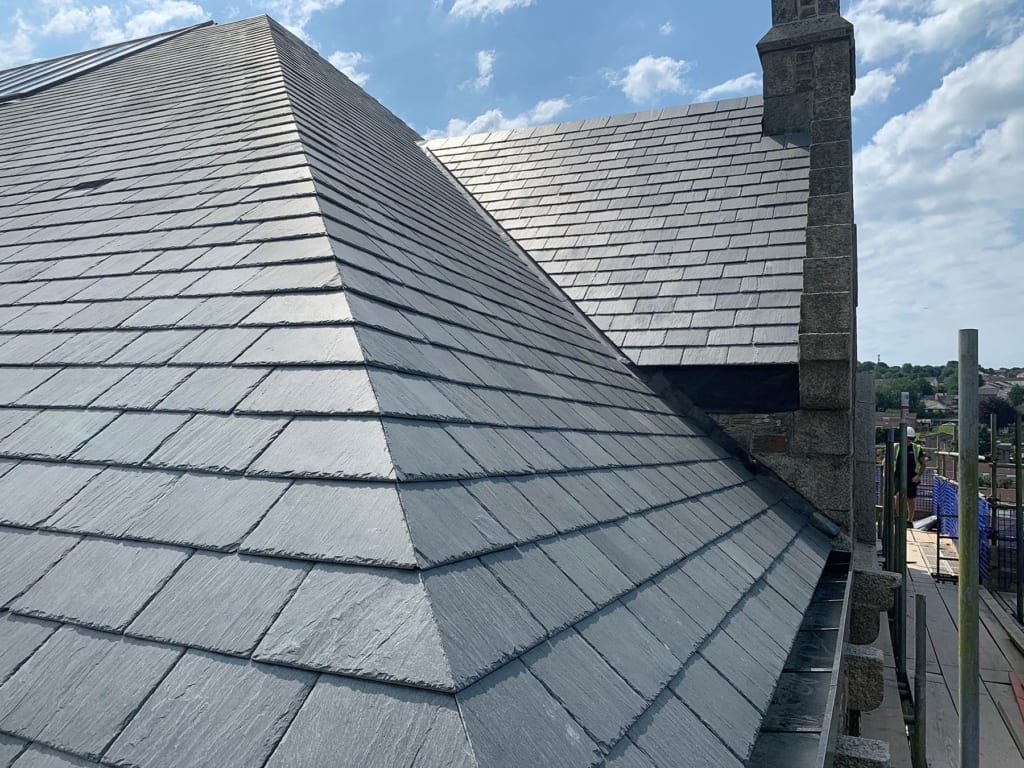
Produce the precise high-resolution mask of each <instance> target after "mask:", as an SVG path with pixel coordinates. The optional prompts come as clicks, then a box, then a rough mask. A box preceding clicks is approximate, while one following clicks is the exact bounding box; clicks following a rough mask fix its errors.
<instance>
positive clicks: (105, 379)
mask: <svg viewBox="0 0 1024 768" xmlns="http://www.w3.org/2000/svg"><path fill="white" fill-rule="evenodd" d="M130 370H131V369H129V368H113V367H108V368H64V369H63V370H61V371H60V372H58V373H57V374H55V375H54V376H52V377H51V378H50V379H48V380H47V381H46V382H45V383H43V384H40V385H39V386H38V387H36V388H35V389H33V390H32V391H31V392H28V393H27V394H25V395H23V396H22V397H21V398H20V400H19V401H18V402H19V403H21V404H22V405H43V406H45V405H65V406H67V405H70V406H78V407H82V408H84V407H85V406H88V405H90V404H92V402H93V401H94V400H95V399H96V398H97V397H99V396H100V395H101V394H103V393H104V392H105V391H106V390H107V389H109V388H110V387H111V386H113V385H114V384H116V383H117V382H118V381H120V380H121V379H123V378H124V377H125V376H126V375H128V373H129V372H130Z"/></svg>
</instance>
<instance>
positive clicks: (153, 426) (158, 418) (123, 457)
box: [74, 413, 189, 464]
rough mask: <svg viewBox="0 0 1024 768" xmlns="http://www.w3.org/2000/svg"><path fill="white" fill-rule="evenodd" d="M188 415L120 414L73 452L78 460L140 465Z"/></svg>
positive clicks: (186, 419)
mask: <svg viewBox="0 0 1024 768" xmlns="http://www.w3.org/2000/svg"><path fill="white" fill-rule="evenodd" d="M188 419H189V417H188V416H187V415H184V414H177V413H122V414H121V415H120V416H118V417H117V418H116V419H115V420H114V421H112V422H111V423H110V424H108V425H107V426H106V427H105V428H104V429H103V431H102V432H100V433H98V434H97V435H95V436H94V437H92V438H91V439H90V440H89V442H87V443H86V444H85V445H84V446H82V447H81V448H80V449H78V450H77V451H75V454H74V457H75V459H78V460H82V461H96V462H114V463H117V464H141V463H143V462H144V461H145V460H146V459H147V458H148V457H149V456H150V454H152V453H153V451H155V450H156V449H157V448H158V447H159V446H160V445H161V444H162V443H163V442H164V441H165V440H167V438H168V437H170V436H171V435H173V434H174V433H175V432H177V431H178V430H179V429H180V428H181V426H182V425H183V424H184V423H185V422H186V421H188Z"/></svg>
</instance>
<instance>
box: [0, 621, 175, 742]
mask: <svg viewBox="0 0 1024 768" xmlns="http://www.w3.org/2000/svg"><path fill="white" fill-rule="evenodd" d="M180 653H181V651H180V650H179V649H177V648H170V647H166V646H158V645H153V644H152V643H142V642H138V641H135V640H125V639H122V638H116V637H112V636H111V635H108V634H104V633H99V632H93V631H89V630H83V629H75V628H71V627H63V628H61V629H60V630H58V631H57V633H56V634H54V635H53V636H52V637H51V638H50V639H49V640H47V641H46V643H45V644H44V645H43V646H42V648H40V649H39V650H38V651H36V653H35V654H34V655H33V656H32V657H31V658H30V659H29V660H28V661H27V662H25V664H24V665H22V667H21V668H20V669H19V670H18V671H17V672H15V673H14V676H13V677H12V678H11V679H10V680H8V681H7V682H6V683H5V684H4V685H3V687H2V688H0V728H2V729H3V730H5V731H7V732H8V733H14V734H17V735H19V736H21V737H23V738H26V739H30V740H33V741H41V742H43V743H44V744H49V745H50V746H53V747H56V748H57V749H61V750H66V751H69V752H74V753H75V754H78V755H82V756H85V757H89V758H93V759H95V758H97V757H99V753H100V752H101V751H102V750H103V749H104V747H106V745H107V744H109V743H110V741H111V740H112V739H113V738H114V737H115V736H116V735H117V734H118V733H119V732H120V731H121V728H122V727H123V726H124V724H125V723H126V722H127V721H128V718H129V717H131V716H132V714H133V713H134V712H135V711H136V710H137V709H138V707H139V705H140V704H142V702H143V700H144V699H145V698H146V697H147V696H148V695H149V693H150V692H151V691H152V690H153V688H154V687H156V685H157V683H158V682H159V681H160V678H162V677H163V675H164V674H165V673H166V671H167V670H168V669H170V667H171V666H172V665H173V664H174V662H175V661H176V660H177V659H178V656H179V655H180ZM57 681H59V682H57Z"/></svg>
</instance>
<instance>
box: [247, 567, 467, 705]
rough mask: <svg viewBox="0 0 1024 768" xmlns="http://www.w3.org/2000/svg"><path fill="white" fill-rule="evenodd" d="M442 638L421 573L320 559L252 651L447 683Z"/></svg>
mask: <svg viewBox="0 0 1024 768" xmlns="http://www.w3.org/2000/svg"><path fill="white" fill-rule="evenodd" d="M441 642H442V641H441V636H440V633H439V631H438V626H437V624H436V623H435V620H434V616H433V615H432V612H431V603H430V601H429V600H428V598H427V591H426V590H425V589H424V587H423V583H422V581H421V577H420V575H419V573H417V572H410V571H398V570H386V569H377V568H355V567H349V566H332V565H317V566H314V568H313V570H312V571H310V573H309V576H308V577H307V578H306V580H305V581H304V582H303V583H302V586H300V587H299V590H298V592H296V594H295V596H294V597H293V598H292V599H291V601H290V602H289V603H288V604H287V605H286V606H285V608H284V610H283V611H282V612H281V615H280V616H279V617H278V618H277V620H276V621H275V622H274V624H273V626H272V627H271V628H270V630H269V631H268V632H267V635H266V637H264V638H263V640H262V642H261V643H260V645H259V648H258V649H257V650H256V653H255V654H254V657H255V658H257V659H260V660H263V661H273V662H277V663H283V664H288V665H296V666H302V667H306V668H309V669H317V670H322V671H327V672H334V673H340V674H345V675H355V676H358V677H369V678H374V679H377V680H382V681H388V682H401V683H406V684H409V685H415V686H417V687H427V688H435V689H442V690H450V689H451V688H452V687H453V680H452V674H451V671H450V670H449V667H448V662H447V661H446V659H445V653H444V650H443V648H442V645H441Z"/></svg>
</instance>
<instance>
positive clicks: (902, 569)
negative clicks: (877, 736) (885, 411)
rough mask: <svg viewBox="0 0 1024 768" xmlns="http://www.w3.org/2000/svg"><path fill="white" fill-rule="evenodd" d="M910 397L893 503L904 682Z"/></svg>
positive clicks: (904, 404)
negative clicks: (899, 578) (896, 492)
mask: <svg viewBox="0 0 1024 768" xmlns="http://www.w3.org/2000/svg"><path fill="white" fill-rule="evenodd" d="M909 411H910V393H909V392H901V393H900V432H899V443H897V447H896V450H897V462H896V463H897V467H896V471H897V472H898V473H899V475H898V477H899V481H898V482H899V489H900V496H899V500H898V501H897V502H896V515H895V519H896V570H897V573H899V574H900V577H901V579H902V584H901V585H900V588H899V591H898V592H897V593H896V676H897V678H898V679H900V680H906V679H907V525H909V523H910V521H911V520H912V519H913V517H912V516H911V514H910V513H909V512H908V510H907V474H908V473H907V454H908V453H909V451H908V450H907V426H908V425H907V416H908V414H909Z"/></svg>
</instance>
